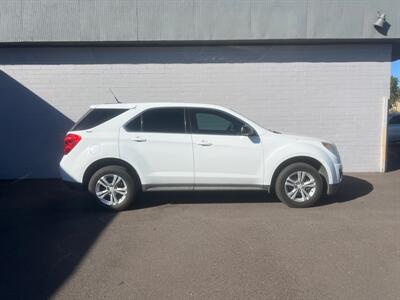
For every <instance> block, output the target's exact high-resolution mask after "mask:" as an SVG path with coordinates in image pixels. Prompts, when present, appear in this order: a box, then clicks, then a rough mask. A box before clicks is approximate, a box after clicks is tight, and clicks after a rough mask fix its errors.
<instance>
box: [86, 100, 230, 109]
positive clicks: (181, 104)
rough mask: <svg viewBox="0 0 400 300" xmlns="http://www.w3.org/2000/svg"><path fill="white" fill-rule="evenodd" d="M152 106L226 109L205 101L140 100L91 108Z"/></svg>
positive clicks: (92, 106)
mask: <svg viewBox="0 0 400 300" xmlns="http://www.w3.org/2000/svg"><path fill="white" fill-rule="evenodd" d="M138 107H141V108H151V107H204V108H219V109H226V108H225V107H222V106H218V105H214V104H205V103H187V102H138V103H112V104H95V105H91V106H90V108H91V109H96V108H97V109H100V108H103V109H105V108H107V109H118V108H119V109H135V108H138Z"/></svg>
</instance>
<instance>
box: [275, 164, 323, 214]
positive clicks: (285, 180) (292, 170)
mask: <svg viewBox="0 0 400 300" xmlns="http://www.w3.org/2000/svg"><path fill="white" fill-rule="evenodd" d="M323 189H324V184H323V179H322V177H321V174H319V173H318V171H317V170H316V169H315V168H314V167H313V166H311V165H309V164H306V163H294V164H291V165H289V166H287V167H286V168H284V169H283V170H282V171H281V172H280V173H279V175H278V177H277V179H276V184H275V192H276V195H277V196H278V198H279V200H281V201H282V202H283V203H285V204H286V205H288V206H289V207H297V208H301V207H310V206H313V205H314V204H315V203H317V202H318V201H319V200H320V199H321V197H322V195H323Z"/></svg>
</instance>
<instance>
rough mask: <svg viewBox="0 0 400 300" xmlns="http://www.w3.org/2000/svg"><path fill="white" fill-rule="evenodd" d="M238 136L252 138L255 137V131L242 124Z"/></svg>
mask: <svg viewBox="0 0 400 300" xmlns="http://www.w3.org/2000/svg"><path fill="white" fill-rule="evenodd" d="M240 135H245V136H253V135H255V131H254V129H253V128H251V127H250V126H249V125H247V124H244V125H243V126H242V128H240Z"/></svg>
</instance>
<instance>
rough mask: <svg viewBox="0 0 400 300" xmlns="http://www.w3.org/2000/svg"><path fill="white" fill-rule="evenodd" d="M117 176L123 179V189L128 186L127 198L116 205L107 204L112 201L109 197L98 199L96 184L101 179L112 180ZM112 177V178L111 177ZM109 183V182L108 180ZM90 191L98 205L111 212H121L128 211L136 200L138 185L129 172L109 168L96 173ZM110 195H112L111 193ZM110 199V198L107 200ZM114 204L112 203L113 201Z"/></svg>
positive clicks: (115, 167) (90, 182) (89, 185)
mask: <svg viewBox="0 0 400 300" xmlns="http://www.w3.org/2000/svg"><path fill="white" fill-rule="evenodd" d="M113 175H117V176H118V177H120V178H122V179H123V180H122V182H121V181H120V184H122V185H123V187H125V186H126V194H125V198H124V199H123V200H122V199H121V202H119V203H114V204H111V203H110V204H106V203H104V202H107V201H111V200H110V197H109V196H106V197H105V198H104V199H103V200H102V199H100V197H97V195H96V184H97V182H98V181H99V180H100V179H101V178H104V176H106V177H105V178H106V179H108V178H112V177H111V176H113ZM109 176H110V177H109ZM107 181H109V180H107ZM88 191H89V192H90V193H91V194H92V195H93V197H94V198H95V199H96V200H97V203H98V204H99V205H100V206H102V207H104V208H107V209H109V210H112V211H121V210H124V209H127V208H128V207H129V206H130V205H132V203H133V201H134V199H135V198H136V195H137V193H138V185H137V184H136V182H135V180H134V178H133V177H132V176H131V175H130V174H129V172H128V171H127V170H126V169H125V168H124V167H121V166H107V167H103V168H101V169H99V170H98V171H96V172H95V173H94V174H93V175H92V177H91V178H90V181H89V184H88ZM109 194H110V193H109ZM114 195H118V196H120V194H116V193H114ZM107 197H108V198H107ZM111 202H112V201H111Z"/></svg>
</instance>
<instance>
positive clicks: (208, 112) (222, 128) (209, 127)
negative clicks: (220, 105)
mask: <svg viewBox="0 0 400 300" xmlns="http://www.w3.org/2000/svg"><path fill="white" fill-rule="evenodd" d="M191 123H192V132H193V133H202V134H222V135H239V134H240V132H241V128H242V127H243V125H244V122H242V121H240V120H239V119H237V118H235V117H233V116H231V115H229V114H226V113H224V112H221V111H218V110H213V109H193V110H192V113H191Z"/></svg>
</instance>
